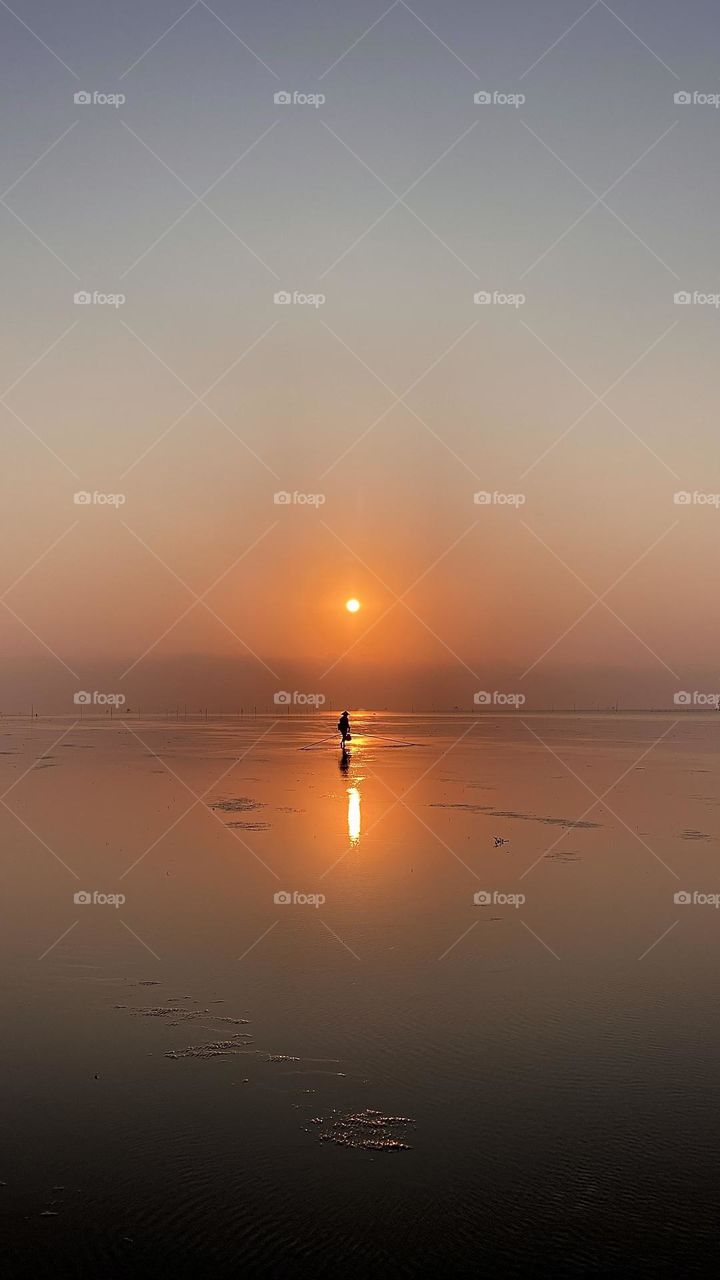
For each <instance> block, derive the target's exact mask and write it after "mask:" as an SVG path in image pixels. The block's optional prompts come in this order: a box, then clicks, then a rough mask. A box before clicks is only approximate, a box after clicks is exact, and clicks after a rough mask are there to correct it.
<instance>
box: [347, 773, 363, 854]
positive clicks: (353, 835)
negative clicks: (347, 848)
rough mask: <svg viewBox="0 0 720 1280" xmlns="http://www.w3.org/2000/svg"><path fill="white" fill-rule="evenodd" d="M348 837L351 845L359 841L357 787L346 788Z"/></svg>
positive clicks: (358, 797)
mask: <svg viewBox="0 0 720 1280" xmlns="http://www.w3.org/2000/svg"><path fill="white" fill-rule="evenodd" d="M347 796H348V836H349V837H350V843H351V844H357V843H358V841H359V840H360V825H361V824H360V792H359V791H358V789H357V787H348V789H347Z"/></svg>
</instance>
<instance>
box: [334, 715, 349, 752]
mask: <svg viewBox="0 0 720 1280" xmlns="http://www.w3.org/2000/svg"><path fill="white" fill-rule="evenodd" d="M337 727H338V732H339V733H340V745H341V747H342V749H343V751H344V750H345V743H346V742H350V741H351V739H352V734H351V732H350V716H349V715H348V713H347V711H343V713H342V715H341V717H340V719H339V720H338V726H337Z"/></svg>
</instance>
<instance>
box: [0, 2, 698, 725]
mask: <svg viewBox="0 0 720 1280" xmlns="http://www.w3.org/2000/svg"><path fill="white" fill-rule="evenodd" d="M719 36H720V18H719V17H718V12H717V6H716V5H714V4H711V3H709V0H706V2H703V3H698V2H695V0H690V2H689V3H686V4H684V5H682V6H681V5H678V4H677V3H676V0H631V2H627V0H616V3H614V4H613V5H612V6H608V5H606V4H605V3H603V0H596V3H595V4H591V5H588V4H587V3H586V2H585V0H577V2H576V0H545V2H544V3H540V4H539V3H537V0H503V3H490V4H479V3H469V2H467V0H463V2H453V0H449V2H447V0H445V2H444V3H442V4H437V3H435V4H431V3H428V2H427V0H414V2H413V4H412V6H409V5H407V4H405V3H403V0H397V2H396V3H395V4H393V5H391V6H390V7H388V4H387V3H386V0H378V2H377V3H375V2H370V0H362V2H358V0H353V2H352V3H350V0H347V2H343V0H339V2H338V0H333V2H332V3H331V2H330V0H326V2H324V3H313V2H311V0H272V3H254V4H250V3H240V2H239V0H213V2H212V4H211V5H210V6H208V5H206V4H204V3H203V2H202V0H198V2H197V3H195V4H191V5H190V6H188V4H187V3H185V0H153V3H152V4H148V3H147V0H123V3H122V5H118V4H114V3H110V0H52V2H51V0H15V2H14V3H13V4H12V5H6V4H4V3H0V59H1V61H2V75H1V76H0V102H1V106H2V118H3V121H4V128H3V137H2V143H1V144H0V192H1V193H4V194H2V199H1V202H0V226H1V228H2V257H3V273H2V274H3V303H2V321H1V323H2V335H1V336H2V341H1V342H0V401H1V402H0V423H1V427H2V435H1V438H2V449H3V454H2V462H3V465H2V468H1V470H0V485H1V501H2V518H3V532H4V536H3V540H2V551H1V560H2V566H1V573H2V577H1V582H2V586H1V587H0V591H1V592H5V591H7V595H6V597H5V598H4V606H5V607H4V608H3V609H2V610H0V655H1V656H2V679H1V680H0V701H1V705H2V707H3V708H5V709H15V707H16V705H18V704H19V703H21V702H23V700H24V699H25V698H26V697H27V696H28V694H29V692H32V691H33V690H34V689H37V690H38V696H39V698H40V701H41V702H42V701H43V699H44V700H45V702H46V703H47V704H48V705H50V704H52V706H53V708H54V709H58V707H59V706H64V705H66V704H67V703H68V699H70V700H71V699H72V690H73V689H77V688H87V687H90V686H91V685H92V687H95V685H94V684H92V682H93V681H94V680H101V681H103V682H104V684H103V686H102V687H108V688H110V689H124V690H126V691H127V696H128V699H129V700H130V701H131V702H132V701H133V700H137V698H138V697H140V698H142V700H143V701H144V702H146V703H149V704H156V705H158V706H161V705H164V701H165V700H170V699H174V698H175V697H176V696H180V691H182V692H183V693H185V694H186V696H187V698H188V700H189V701H191V702H195V703H200V704H204V703H205V702H208V701H209V702H210V703H211V705H213V706H214V707H216V708H217V709H219V708H220V707H221V706H223V705H225V706H228V707H234V706H235V705H237V704H238V703H239V702H241V701H246V702H252V701H253V699H259V700H260V701H261V702H264V701H266V700H267V699H268V698H269V699H270V700H271V699H272V692H273V690H276V689H278V688H290V687H292V688H295V687H297V688H301V689H305V688H306V689H309V690H319V691H326V693H327V696H328V697H329V698H332V699H333V700H334V701H336V702H348V703H349V704H351V705H354V704H356V703H357V702H363V703H364V704H366V705H372V704H373V702H377V703H378V704H382V705H385V704H386V703H387V702H388V701H392V700H395V701H396V702H400V703H405V702H407V701H408V700H411V699H414V700H415V702H416V703H417V704H420V705H430V704H431V703H432V702H436V703H437V704H438V705H447V704H448V703H453V704H454V703H458V704H461V705H468V706H469V705H472V700H473V693H474V691H476V690H478V689H495V688H500V689H504V688H509V689H517V690H521V689H526V690H527V691H528V696H529V698H530V700H534V702H535V703H536V704H537V705H544V704H545V703H546V702H547V701H549V700H550V699H551V698H555V697H558V698H560V699H561V700H562V699H563V698H564V699H565V700H566V701H567V700H569V701H572V700H573V697H577V699H578V701H580V702H586V703H587V702H591V701H595V700H599V701H603V700H604V701H607V700H608V699H611V698H613V697H614V696H615V695H618V696H622V698H623V700H624V701H625V702H626V703H635V705H642V704H644V703H647V702H648V701H653V700H654V701H656V702H657V703H665V704H668V703H670V702H672V697H673V693H674V691H675V690H676V689H685V688H688V687H689V688H696V687H698V688H701V689H702V688H713V687H715V682H717V681H718V678H719V677H718V671H717V664H716V660H715V652H716V649H717V637H718V619H719V617H720V603H719V601H720V594H719V593H718V589H717V585H716V574H715V568H716V564H717V551H716V548H717V545H718V529H719V527H720V525H719V522H720V510H719V509H718V506H717V505H714V504H713V503H712V501H711V502H706V501H698V500H697V499H696V500H694V501H691V502H689V503H683V504H677V503H675V502H674V501H673V495H674V494H675V493H676V492H677V491H687V492H689V493H690V494H693V493H694V492H695V491H699V492H700V493H701V495H707V494H710V495H715V494H717V493H720V446H719V444H718V432H717V392H718V377H719V374H718V358H717V353H718V325H719V324H720V313H719V311H718V308H717V307H716V306H714V305H712V304H711V303H710V302H708V301H707V300H706V301H705V302H702V301H695V302H692V303H690V304H689V305H678V304H676V302H675V301H674V296H675V294H676V293H678V292H681V291H689V292H690V294H691V295H692V294H693V293H698V294H700V295H702V297H703V298H704V297H705V296H706V295H711V294H713V293H714V292H715V291H720V269H719V264H718V261H717V258H718V248H717V232H716V223H717V213H716V211H717V209H718V207H719V199H720V166H719V165H718V158H719V156H720V111H719V110H718V109H717V108H716V107H715V106H714V105H712V103H710V102H707V101H703V100H702V95H708V94H712V93H713V92H715V91H716V89H717V84H716V80H717V68H716V61H717V47H718V37H719ZM277 93H289V94H290V95H291V97H292V96H293V95H296V96H297V95H318V94H321V95H324V96H325V101H324V102H323V103H322V104H321V105H319V106H316V105H313V103H312V101H307V102H306V101H291V102H290V103H289V104H288V103H282V102H280V103H276V102H275V101H274V95H275V94H277ZM477 93H481V94H489V95H490V96H491V99H492V98H493V97H497V95H513V94H515V95H517V94H522V95H524V96H525V101H524V102H523V103H522V104H521V105H520V106H515V105H512V103H511V102H504V101H496V100H491V101H490V102H489V103H482V102H480V103H476V102H475V101H474V95H475V94H477ZM678 93H680V94H686V93H687V94H690V96H691V98H692V97H693V95H695V97H696V98H697V95H701V98H700V100H694V101H690V102H689V103H687V102H683V101H680V102H675V101H674V95H676V94H678ZM76 94H90V96H91V98H92V96H93V95H117V94H123V95H125V98H126V101H125V102H124V103H122V104H121V105H120V106H114V105H112V103H111V102H104V101H90V102H89V103H87V102H82V101H80V102H77V103H76V102H75V101H74V95H76ZM206 192H207V195H205V193H206ZM606 193H607V194H606ZM603 201H605V202H606V203H602V202H603ZM79 291H88V292H89V293H90V294H91V295H92V294H93V293H94V292H95V293H98V294H101V295H117V294H121V295H124V296H125V301H124V303H123V304H122V305H119V306H113V305H109V304H107V303H105V304H102V303H98V302H91V303H90V304H88V305H79V304H76V303H75V302H74V295H75V294H76V292H79ZM280 291H289V292H290V293H291V294H292V293H293V292H295V293H299V294H301V295H304V296H306V295H322V296H324V299H325V300H324V302H323V303H322V304H321V305H317V306H314V305H312V304H309V303H307V302H306V303H301V302H293V303H290V304H289V305H278V304H277V303H275V302H274V295H275V294H276V293H278V292H280ZM478 292H485V293H489V294H490V295H491V297H492V296H493V295H494V294H496V293H497V294H500V295H502V296H503V297H506V296H507V295H518V294H520V295H524V298H525V301H524V302H523V303H522V304H521V305H517V306H515V305H512V304H509V303H507V302H505V303H503V302H499V301H495V302H490V303H489V304H481V305H478V304H476V303H475V302H474V295H475V294H476V293H478ZM608 389H610V390H608ZM605 393H607V400H606V401H601V399H600V397H603V396H604V395H605ZM201 397H202V398H201ZM80 491H82V492H88V493H90V494H93V493H95V491H97V492H98V493H100V494H102V495H107V494H111V495H114V494H120V495H123V497H124V502H123V504H122V505H121V506H114V505H111V504H108V503H102V504H101V503H98V502H91V503H89V504H84V505H78V504H76V503H75V502H74V500H73V495H74V494H75V493H76V492H80ZM278 491H287V492H289V493H291V494H295V493H298V494H301V495H322V498H323V501H322V505H316V504H314V503H310V502H304V503H298V502H292V503H289V504H282V505H278V504H276V503H275V502H274V500H273V498H274V494H275V493H276V492H278ZM478 491H486V492H488V493H491V494H492V493H494V492H495V491H497V492H498V493H500V494H502V495H508V494H509V495H518V494H520V495H523V496H524V502H523V503H522V505H512V504H510V503H507V502H504V503H499V502H491V503H489V504H485V505H478V504H476V503H475V502H474V501H473V495H474V494H475V493H476V492H478ZM718 501H719V502H720V499H718ZM221 575H224V576H222V578H221ZM220 578H221V581H219V582H217V580H218V579H220ZM18 579H20V580H19V581H18ZM618 580H620V581H618ZM215 583H217V585H214V586H213V584H215ZM208 588H211V589H210V590H209V591H208ZM609 588H610V590H609V591H608V589H609ZM408 589H409V590H408ZM206 591H208V594H207V595H206V596H204V601H205V603H196V596H203V593H205V592H206ZM406 591H407V595H404V594H403V593H405V592H406ZM606 591H608V594H607V596H606V598H605V601H604V602H601V603H597V596H602V595H603V593H604V592H606ZM349 596H357V597H358V598H359V599H360V600H361V602H362V606H363V607H362V609H361V610H360V612H359V613H358V614H357V615H355V616H354V617H351V616H350V615H348V614H347V613H346V612H345V610H344V608H343V604H344V601H345V600H346V598H347V597H349ZM399 597H402V599H398V598H399ZM193 604H194V605H195V607H193V608H192V609H191V608H190V606H191V605H193ZM206 605H207V606H209V608H207V607H206ZM593 605H594V607H593V608H590V606H593ZM391 606H392V607H391ZM210 610H212V612H211V611H210ZM386 611H387V612H386ZM578 620H579V621H578ZM575 624H577V625H575ZM350 646H352V648H350ZM348 650H349V652H348ZM138 660H140V661H138ZM63 663H65V664H67V666H64V665H63ZM131 664H136V665H135V666H133V669H132V670H131V671H130V672H129V673H128V674H124V673H126V672H127V669H128V668H129V667H130V665H131ZM265 664H266V665H265ZM68 667H69V668H71V669H72V670H71V671H69V670H68ZM293 681H295V682H297V681H301V682H302V683H300V684H297V683H292V682H293ZM698 681H699V682H700V683H699V684H698V683H697V682H698ZM703 682H704V683H703Z"/></svg>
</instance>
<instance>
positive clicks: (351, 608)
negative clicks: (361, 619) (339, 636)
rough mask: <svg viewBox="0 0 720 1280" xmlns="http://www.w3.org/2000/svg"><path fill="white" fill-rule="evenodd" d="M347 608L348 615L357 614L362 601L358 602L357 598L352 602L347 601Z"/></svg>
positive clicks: (353, 598)
mask: <svg viewBox="0 0 720 1280" xmlns="http://www.w3.org/2000/svg"><path fill="white" fill-rule="evenodd" d="M345 608H346V609H347V611H348V613H357V611H358V609H359V608H360V601H359V600H356V599H355V597H354V596H353V597H352V599H351V600H346V601H345Z"/></svg>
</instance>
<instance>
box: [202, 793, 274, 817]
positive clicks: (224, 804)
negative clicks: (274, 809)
mask: <svg viewBox="0 0 720 1280" xmlns="http://www.w3.org/2000/svg"><path fill="white" fill-rule="evenodd" d="M266 807H267V806H266V805H265V804H264V802H263V801H262V800H253V799H251V797H250V796H234V797H233V798H231V799H229V800H228V799H225V800H213V801H212V803H211V805H210V808H211V809H221V810H222V812H223V813H252V812H253V810H254V809H265V808H266Z"/></svg>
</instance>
